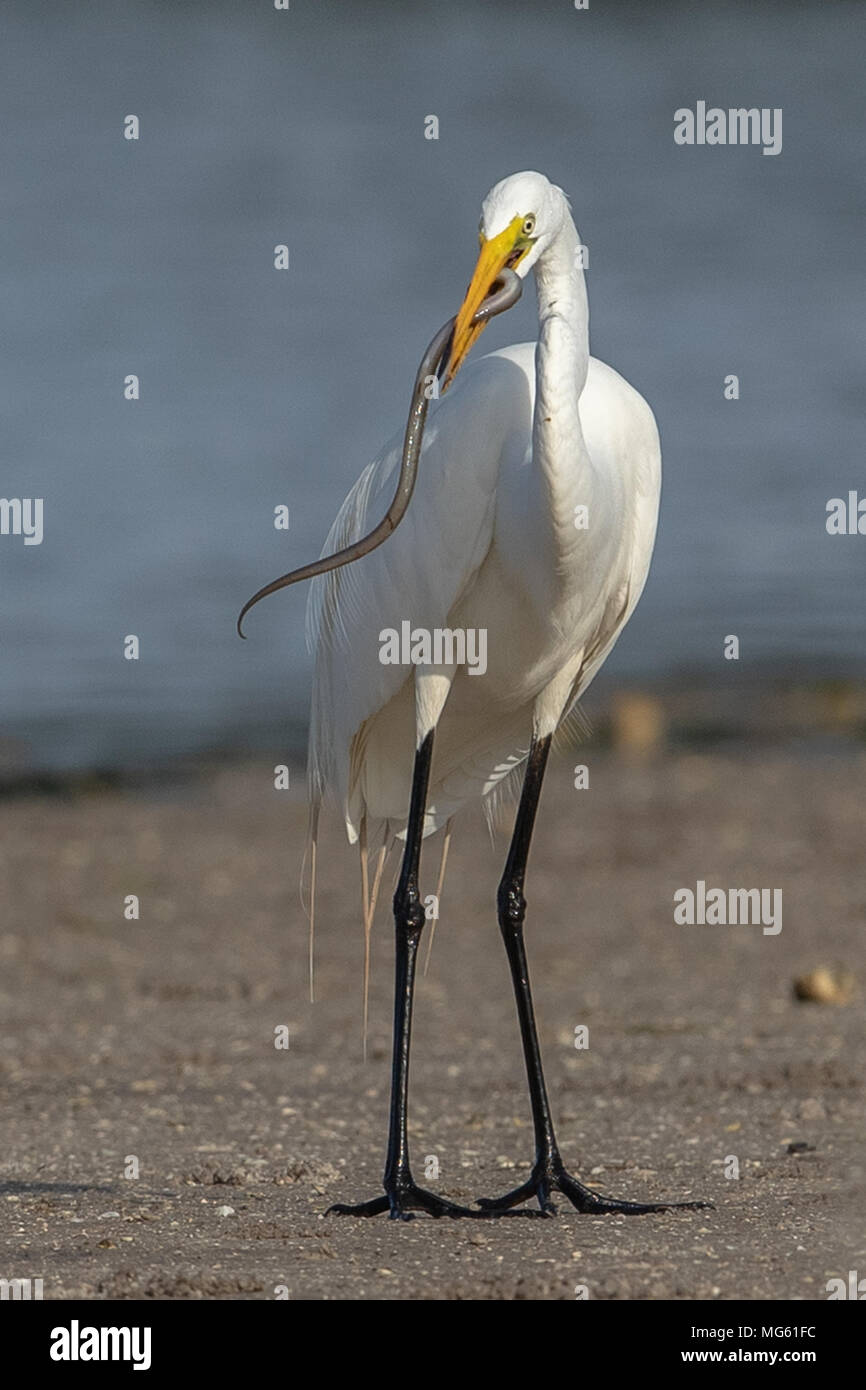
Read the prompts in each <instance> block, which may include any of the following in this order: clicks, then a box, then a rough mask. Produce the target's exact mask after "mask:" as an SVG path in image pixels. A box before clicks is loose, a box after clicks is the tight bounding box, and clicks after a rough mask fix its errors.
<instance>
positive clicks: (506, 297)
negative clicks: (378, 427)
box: [238, 270, 523, 637]
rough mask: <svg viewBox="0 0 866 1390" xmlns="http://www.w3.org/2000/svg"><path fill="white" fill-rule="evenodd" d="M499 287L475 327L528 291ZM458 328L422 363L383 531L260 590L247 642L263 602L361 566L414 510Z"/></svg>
mask: <svg viewBox="0 0 866 1390" xmlns="http://www.w3.org/2000/svg"><path fill="white" fill-rule="evenodd" d="M496 286H497V288H495V289H494V291H493V293H492V294H489V295H488V296H487V298H486V299H485V300H484V303H483V304H482V305H481V307H480V308H479V310H478V312H477V313H476V315H475V317H474V318H473V320H472V322H473V323H476V324H477V323H486V322H487V320H488V319H492V318H494V317H495V316H496V315H497V314H503V313H504V312H505V310H506V309H510V308H511V307H512V305H514V304H516V303H517V301H518V299H519V298H520V296H521V293H522V291H523V282H522V280H521V279H520V276H519V275H516V274H515V273H514V271H513V270H503V271H502V272H501V274H500V275H499V277H498V279H497V280H496ZM454 322H455V321H454V319H449V320H448V322H447V323H446V324H444V325H443V327H442V328H440V329H439V332H438V333H437V334H436V336H435V338H433V340H432V341H431V343H430V346H429V347H428V348H427V351H426V352H425V353H424V356H423V357H422V358H421V365H420V366H419V368H418V372H417V374H416V377H415V386H414V389H413V392H412V406H411V409H410V411H409V419H408V421H407V424H406V433H405V435H404V437H403V456H402V459H401V462H400V476H399V478H398V480H397V490H396V492H395V493H394V500H393V501H392V503H391V505H390V507H389V508H388V510H387V512H386V513H385V515H384V516H383V518H382V520H381V521H380V522H379V524H378V526H375V527H374V528H373V530H372V531H370V532H369V533H368V534H367V535H366V536H362V538H361V539H360V540H359V541H354V542H353V543H352V544H351V545H347V546H345V547H344V548H343V549H342V550H338V551H336V553H335V554H334V555H323V556H322V558H321V559H320V560H313V561H312V562H311V563H310V564H309V565H301V567H300V568H299V569H296V570H290V572H289V573H288V574H284V575H282V576H281V577H280V578H279V579H274V580H272V581H271V583H270V584H266V585H265V587H264V588H263V589H259V591H258V593H257V594H253V596H252V598H251V599H248V600H247V602H246V603H245V604H244V606H243V608H242V609H241V611H240V614H239V616H238V636H240V637H243V635H244V633H243V630H242V625H243V621H244V618H245V617H246V615H247V613H249V611H250V609H251V608H252V606H253V604H255V603H258V601H259V599H262V598H267V596H268V594H275V593H276V591H277V589H285V588H286V587H287V586H288V585H289V584H299V583H300V581H301V580H302V579H314V578H315V576H316V575H317V574H327V573H328V572H329V571H330V570H335V569H339V568H340V566H341V565H350V564H351V563H352V561H353V560H360V558H361V556H362V555H369V553H370V551H371V550H375V549H376V547H377V546H379V545H381V544H382V542H383V541H386V540H387V539H388V537H389V536H390V535H391V533H392V531H396V529H397V527H398V526H399V525H400V522H401V521H402V520H403V517H404V516H405V515H406V508H407V507H408V506H409V502H410V500H411V497H412V493H413V491H414V488H415V479H416V477H417V475H418V459H419V458H420V456H421V444H422V441H423V439H424V422H425V420H426V419H427V408H428V406H429V404H430V397H429V395H428V385H429V382H430V379H431V377H433V376H436V375H438V373H439V371H440V368H441V366H442V363H443V362H444V361H445V359H446V357H447V355H448V349H449V347H450V345H451V335H452V333H453V331H454Z"/></svg>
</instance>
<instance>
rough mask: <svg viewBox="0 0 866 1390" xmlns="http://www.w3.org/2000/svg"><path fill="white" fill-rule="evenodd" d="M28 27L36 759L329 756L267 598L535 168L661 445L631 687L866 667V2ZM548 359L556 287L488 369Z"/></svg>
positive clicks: (601, 324)
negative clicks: (135, 135) (302, 749)
mask: <svg viewBox="0 0 866 1390" xmlns="http://www.w3.org/2000/svg"><path fill="white" fill-rule="evenodd" d="M3 29H4V34H3V44H2V51H0V111H2V130H3V140H2V151H0V159H2V173H0V185H2V196H3V202H4V215H3V218H2V224H0V241H2V253H0V294H2V317H3V346H2V382H0V390H2V413H3V445H2V471H0V496H5V497H42V498H44V501H45V523H44V525H45V532H44V541H43V543H42V544H41V545H38V546H35V545H34V546H25V545H24V544H23V541H22V539H21V538H20V537H12V536H4V537H0V663H2V664H0V720H2V734H0V737H2V744H0V767H5V768H7V769H8V768H17V769H19V770H21V769H27V768H32V769H40V768H43V769H53V770H54V771H59V772H62V771H64V770H76V769H78V770H80V769H84V768H92V767H98V768H108V769H111V768H125V767H141V766H145V765H150V764H155V763H159V762H164V761H165V760H167V759H171V758H173V757H176V756H179V755H185V754H189V753H194V752H196V751H197V750H207V749H215V748H221V749H233V748H237V749H240V748H247V747H251V746H262V745H266V744H273V743H274V742H275V741H281V742H282V743H285V745H286V747H287V748H290V747H291V748H294V747H295V746H297V744H298V743H299V742H300V740H301V739H302V736H303V728H304V722H305V718H306V705H307V699H308V689H309V676H310V667H309V660H308V657H307V654H306V651H305V649H304V643H303V604H304V599H305V594H304V593H303V592H302V591H300V590H299V591H289V592H287V593H284V594H281V595H279V596H278V597H276V598H274V599H272V600H270V601H269V602H268V603H266V604H265V605H263V606H262V607H261V608H259V609H257V610H256V611H255V613H254V614H253V615H252V616H251V619H250V621H249V624H248V633H249V638H250V640H249V641H248V642H247V643H246V644H242V643H240V642H239V641H238V639H237V637H236V635H235V631H234V620H235V616H236V613H237V610H238V608H239V606H240V605H241V603H242V602H243V601H244V600H245V599H246V598H247V597H248V596H249V594H250V593H251V592H252V591H253V590H254V589H256V588H258V587H259V585H260V584H262V583H264V582H265V581H267V580H269V579H271V578H273V577H274V576H275V575H277V574H279V573H282V572H284V571H285V570H287V569H290V568H292V567H293V566H295V565H296V564H299V563H302V562H303V561H306V560H308V559H310V558H312V557H313V556H314V555H315V554H317V553H318V550H319V547H320V545H321V542H322V540H323V537H324V535H325V532H326V530H327V527H328V524H329V522H330V519H331V517H332V515H333V513H334V512H335V510H336V508H337V506H338V504H339V502H340V501H341V500H342V497H343V496H344V494H345V492H346V491H347V489H348V487H349V486H350V484H351V483H352V481H353V480H354V478H355V476H356V475H357V473H358V472H359V471H360V469H361V468H362V467H363V466H364V464H366V463H367V461H368V460H369V459H370V458H371V457H372V456H373V455H374V454H375V453H376V452H377V451H378V448H379V446H380V445H381V444H382V442H383V441H384V440H385V439H386V438H387V437H388V436H389V435H390V434H391V433H392V432H393V431H394V430H395V429H396V428H398V427H400V426H401V425H402V422H403V420H404V417H405V412H406V409H407V404H408V396H409V392H410V389H411V383H412V378H413V375H414V372H415V368H416V364H417V360H418V357H419V355H420V353H421V351H422V349H423V347H424V346H425V344H426V343H427V341H428V339H429V337H430V336H431V334H432V332H433V331H434V330H435V329H436V328H437V327H438V326H439V324H440V323H442V322H443V321H444V320H445V318H447V317H448V316H449V315H450V314H452V313H453V312H455V310H456V308H457V305H458V302H459V299H460V297H461V294H462V291H463V289H464V287H465V284H466V282H467V280H468V277H469V273H470V271H471V268H472V264H473V263H474V256H475V250H476V226H477V220H478V210H479V204H480V201H481V199H482V197H483V195H484V193H485V192H486V191H487V189H488V187H489V186H490V185H491V184H492V183H493V182H494V181H496V180H497V179H499V178H501V177H502V176H504V175H505V174H508V173H511V172H514V171H515V170H518V169H522V168H538V169H541V170H542V171H544V172H545V173H547V174H549V175H550V177H551V178H553V179H554V180H555V181H556V182H558V183H560V184H561V185H562V186H563V187H564V188H565V190H566V191H567V192H568V193H569V195H570V197H571V199H572V204H573V208H574V212H575V216H576V219H577V222H578V226H579V228H580V230H581V233H582V235H583V239H584V241H585V242H586V243H587V245H588V246H589V250H590V268H589V290H590V302H591V313H592V319H591V329H592V348H593V352H594V353H595V355H596V356H598V357H601V358H602V359H604V360H606V361H609V362H611V363H612V364H613V365H615V366H616V367H617V369H618V370H619V371H621V372H622V373H623V374H624V375H625V376H626V377H628V379H629V380H631V381H632V382H633V383H634V384H635V385H636V386H637V387H638V389H639V390H641V391H642V392H643V393H644V394H645V395H646V396H647V398H648V400H649V401H650V402H651V404H652V406H653V408H654V409H655V411H656V415H657V418H658V420H659V424H660V428H661V432H662V439H663V445H664V462H665V483H664V495H663V503H662V516H661V526H660V532H659V539H658V545H657V550H656V556H655V561H654V564H653V569H652V572H651V576H650V581H649V584H648V586H647V590H646V593H645V596H644V599H643V602H642V604H641V607H640V609H639V610H638V614H637V616H636V617H635V619H634V620H633V622H632V624H631V626H630V627H629V628H628V630H627V632H626V634H625V635H624V636H623V638H622V639H621V641H620V644H619V646H618V648H617V650H616V652H615V653H614V655H613V656H612V658H611V659H610V662H609V663H608V667H607V669H606V673H605V676H604V677H603V678H602V679H603V680H606V681H607V682H609V683H610V686H611V688H614V687H615V685H616V684H629V683H639V684H643V685H652V684H654V683H655V684H659V683H661V684H667V685H668V686H670V685H671V684H674V685H676V684H677V683H683V682H686V681H690V682H693V683H694V682H698V683H700V682H703V683H705V684H707V685H711V686H712V685H716V686H718V687H719V688H720V689H721V690H722V691H723V690H724V687H725V684H726V683H735V682H737V681H738V680H745V679H747V678H750V679H755V678H756V677H757V676H761V677H762V678H763V677H767V678H773V679H774V678H777V677H785V678H786V679H787V678H793V679H795V680H798V681H809V680H828V679H840V678H852V679H857V678H859V677H860V676H862V675H864V674H866V612H864V602H863V577H864V568H866V564H864V561H866V537H850V536H849V537H830V536H828V534H827V532H826V529H825V518H826V510H825V509H826V504H827V501H828V499H829V498H831V497H834V496H843V497H844V496H847V493H848V490H849V489H852V488H858V487H859V488H860V492H861V495H866V471H864V467H863V432H862V423H861V422H862V406H863V378H864V370H863V369H864V330H863V325H864V313H863V298H862V290H863V270H862V262H863V224H862V212H863V208H864V201H866V200H864V169H866V163H864V159H863V154H864V123H863V115H864V112H863V83H862V66H863V39H864V34H866V23H864V10H863V6H862V5H860V4H853V3H830V4H828V3H815V4H793V3H754V0H752V2H751V3H748V4H730V5H729V4H724V3H720V4H712V5H710V4H706V3H693V4H673V3H672V4H667V5H665V4H654V5H647V4H639V5H632V4H624V3H614V0H608V3H602V2H601V0H598V2H597V0H592V4H591V8H590V9H589V10H588V11H583V12H577V11H575V10H574V8H573V6H572V5H571V4H569V3H566V0H559V3H547V0H544V2H543V3H533V4H527V3H519V4H514V3H506V0H500V3H496V4H490V3H481V0H465V2H464V3H452V2H451V0H446V2H445V3H437V4H436V5H420V4H419V5H405V6H397V5H393V4H379V3H372V2H371V0H365V3H364V4H356V5H347V4H338V3H322V2H320V0H291V7H290V9H289V11H288V12H287V13H281V12H277V11H275V10H274V8H273V6H272V5H270V4H268V3H264V0H262V3H255V4H253V3H246V4H239V3H236V4H219V3H204V0H202V3H172V4H160V3H148V2H147V0H139V2H138V3H135V4H132V3H113V4H107V3H85V2H84V0H82V2H81V3H77V4H76V5H74V6H73V5H66V4H61V3H26V4H25V3H13V2H12V0H8V3H7V4H6V5H5V6H4V18H3ZM698 100H705V101H706V102H707V103H708V104H710V105H713V104H717V105H720V106H722V107H725V108H727V107H728V106H753V105H754V106H759V107H781V108H782V109H783V112H784V124H783V132H784V135H783V150H782V153H781V154H780V155H779V156H777V157H775V158H773V157H765V156H763V155H762V154H761V152H760V149H758V148H738V147H734V148H725V147H718V148H709V147H704V148H700V147H694V148H685V147H679V146H677V145H675V144H674V140H673V127H674V120H673V113H674V111H675V109H676V108H678V107H681V106H691V107H694V105H695V103H696V102H697V101H698ZM129 113H134V114H136V115H137V116H138V117H139V118H140V122H141V137H140V139H139V140H138V141H135V142H133V141H127V140H125V139H124V138H123V121H124V117H125V116H126V115H127V114H129ZM430 114H435V115H436V116H438V118H439V122H440V138H439V139H438V141H430V140H425V138H424V120H425V116H427V115H430ZM283 242H285V243H286V244H288V246H289V248H290V256H291V265H290V269H289V270H288V271H287V272H285V273H278V272H276V271H275V270H274V268H273V249H274V246H275V245H276V244H277V243H283ZM533 334H534V296H533V295H531V294H527V295H526V296H525V297H524V300H523V302H522V303H521V304H520V305H519V306H518V307H517V309H516V310H514V311H513V312H512V313H510V314H509V315H507V316H506V317H505V318H504V319H501V320H499V321H498V322H497V323H496V324H494V325H493V326H492V327H491V328H490V329H489V330H488V332H487V334H486V336H485V347H486V348H493V347H495V346H498V345H500V344H501V343H504V342H507V341H515V340H521V339H526V338H529V337H531V336H533ZM128 373H136V374H138V375H139V377H140V380H141V399H140V400H139V401H137V402H127V401H125V400H124V395H123V381H124V377H125V376H126V375H127V374H128ZM728 373H737V374H738V376H739V378H740V390H741V395H740V399H739V401H736V402H730V401H726V400H725V399H724V396H723V379H724V377H725V376H726V374H728ZM281 503H284V504H286V505H288V506H289V508H290V512H291V526H290V529H289V530H288V531H287V532H283V531H277V530H275V529H274V526H273V509H274V507H275V506H277V505H278V504H281ZM128 633H135V634H137V635H138V637H139V638H140V642H141V658H140V660H139V661H137V662H132V661H126V660H124V659H123V654H122V641H123V638H124V636H125V635H126V634H128ZM728 633H735V634H737V635H738V636H739V638H740V644H741V657H740V661H739V663H731V662H725V661H723V659H722V642H723V638H724V636H725V635H726V634H728Z"/></svg>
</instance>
